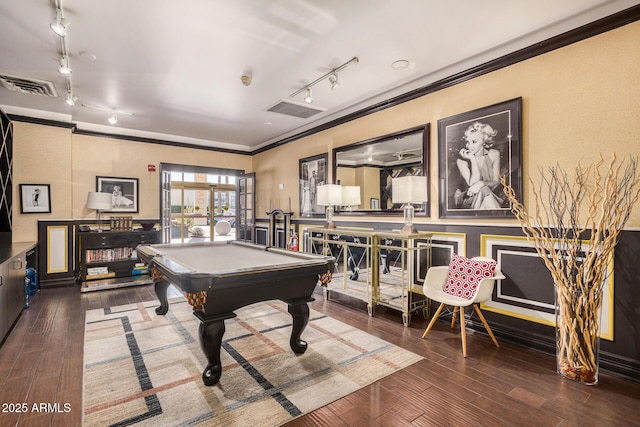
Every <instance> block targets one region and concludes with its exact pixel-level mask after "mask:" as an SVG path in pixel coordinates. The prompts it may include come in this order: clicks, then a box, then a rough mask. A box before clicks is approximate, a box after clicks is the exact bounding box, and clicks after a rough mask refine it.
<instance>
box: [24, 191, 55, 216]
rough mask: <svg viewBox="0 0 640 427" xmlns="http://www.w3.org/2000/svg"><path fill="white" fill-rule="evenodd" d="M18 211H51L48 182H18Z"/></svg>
mask: <svg viewBox="0 0 640 427" xmlns="http://www.w3.org/2000/svg"><path fill="white" fill-rule="evenodd" d="M20 213H51V192H50V187H49V184H20Z"/></svg>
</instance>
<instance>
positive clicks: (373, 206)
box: [369, 197, 380, 211]
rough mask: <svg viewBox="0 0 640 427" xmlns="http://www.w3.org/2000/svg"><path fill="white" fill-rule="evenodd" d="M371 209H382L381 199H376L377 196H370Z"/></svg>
mask: <svg viewBox="0 0 640 427" xmlns="http://www.w3.org/2000/svg"><path fill="white" fill-rule="evenodd" d="M369 209H374V210H376V211H377V210H378V209H380V199H376V198H375V197H372V198H370V199H369Z"/></svg>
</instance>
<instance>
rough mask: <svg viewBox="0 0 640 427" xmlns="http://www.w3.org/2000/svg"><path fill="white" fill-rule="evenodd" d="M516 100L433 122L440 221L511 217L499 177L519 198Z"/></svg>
mask: <svg viewBox="0 0 640 427" xmlns="http://www.w3.org/2000/svg"><path fill="white" fill-rule="evenodd" d="M521 146H522V98H515V99H511V100H508V101H504V102H500V103H498V104H494V105H490V106H488V107H484V108H480V109H477V110H473V111H469V112H466V113H462V114H458V115H455V116H451V117H448V118H446V119H442V120H438V163H439V195H440V196H439V204H440V217H441V218H496V217H507V216H511V215H513V214H512V213H511V204H510V203H509V200H508V199H507V197H506V196H505V194H504V187H503V186H502V184H501V183H500V177H501V176H503V175H504V176H506V178H507V183H508V184H509V185H510V186H511V187H512V188H513V189H514V190H515V193H516V196H517V197H518V200H521V199H522V159H521Z"/></svg>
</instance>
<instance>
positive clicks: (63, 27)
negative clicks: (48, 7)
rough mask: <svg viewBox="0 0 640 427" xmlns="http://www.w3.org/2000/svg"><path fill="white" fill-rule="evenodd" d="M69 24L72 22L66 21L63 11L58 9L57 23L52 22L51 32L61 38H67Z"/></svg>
mask: <svg viewBox="0 0 640 427" xmlns="http://www.w3.org/2000/svg"><path fill="white" fill-rule="evenodd" d="M69 24H70V22H69V21H67V20H66V19H64V16H63V14H62V9H60V8H57V9H56V22H52V23H51V24H49V27H50V28H51V31H53V32H54V33H56V35H58V36H59V37H65V36H66V35H67V27H68V26H69Z"/></svg>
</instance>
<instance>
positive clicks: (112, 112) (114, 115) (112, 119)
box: [82, 104, 133, 125]
mask: <svg viewBox="0 0 640 427" xmlns="http://www.w3.org/2000/svg"><path fill="white" fill-rule="evenodd" d="M82 106H83V107H85V108H91V109H93V110H98V111H104V112H106V113H109V117H108V118H107V121H108V122H109V123H110V124H112V125H115V124H116V123H118V114H124V115H125V116H133V113H129V112H127V111H122V110H116V109H115V108H105V107H97V106H95V105H88V104H82Z"/></svg>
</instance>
